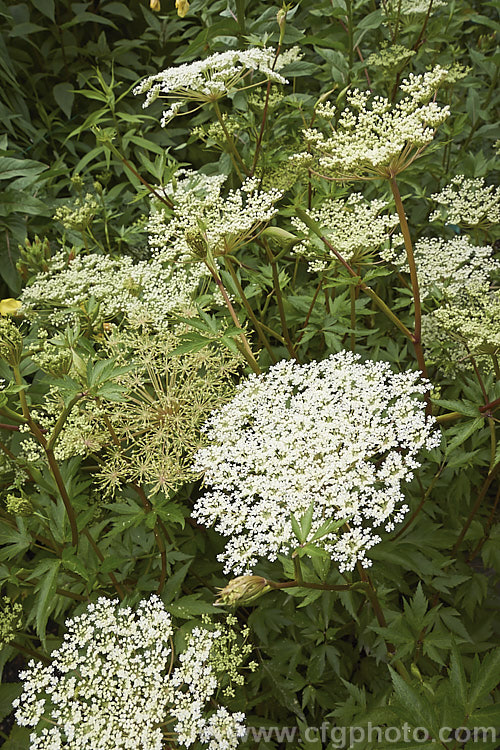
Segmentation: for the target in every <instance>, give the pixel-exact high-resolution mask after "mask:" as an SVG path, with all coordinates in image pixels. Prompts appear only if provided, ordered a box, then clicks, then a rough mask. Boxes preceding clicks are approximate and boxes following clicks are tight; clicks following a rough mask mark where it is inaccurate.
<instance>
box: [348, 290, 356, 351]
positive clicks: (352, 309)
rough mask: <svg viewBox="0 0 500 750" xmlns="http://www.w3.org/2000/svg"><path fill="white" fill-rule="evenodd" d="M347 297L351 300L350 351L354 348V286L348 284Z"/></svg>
mask: <svg viewBox="0 0 500 750" xmlns="http://www.w3.org/2000/svg"><path fill="white" fill-rule="evenodd" d="M349 297H350V301H351V335H350V342H351V352H353V351H354V350H355V349H356V287H355V286H354V285H353V284H350V285H349Z"/></svg>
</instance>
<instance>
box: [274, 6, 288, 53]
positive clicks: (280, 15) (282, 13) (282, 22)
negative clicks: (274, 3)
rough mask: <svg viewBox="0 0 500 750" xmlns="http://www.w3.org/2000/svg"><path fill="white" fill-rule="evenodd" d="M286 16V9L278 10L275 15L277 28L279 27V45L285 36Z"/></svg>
mask: <svg viewBox="0 0 500 750" xmlns="http://www.w3.org/2000/svg"><path fill="white" fill-rule="evenodd" d="M286 14H287V9H286V7H283V8H280V10H279V11H278V12H277V14H276V20H277V22H278V26H279V27H280V41H279V43H280V44H281V42H282V41H283V37H284V36H285V26H286Z"/></svg>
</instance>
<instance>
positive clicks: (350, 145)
mask: <svg viewBox="0 0 500 750" xmlns="http://www.w3.org/2000/svg"><path fill="white" fill-rule="evenodd" d="M458 75H459V74H458V73H457V72H451V71H448V70H447V69H446V68H441V67H440V66H436V67H435V68H434V69H433V70H431V71H428V72H427V73H423V74H422V75H414V74H413V73H410V75H409V76H408V78H406V79H405V80H404V81H402V83H401V85H400V88H401V90H402V91H403V92H404V96H403V98H402V99H401V100H400V101H399V102H397V103H396V104H393V103H392V102H391V101H390V99H387V98H386V97H383V96H372V95H371V94H370V93H369V92H366V91H360V90H359V89H354V90H353V91H350V92H348V93H347V96H346V99H347V105H348V106H347V107H346V108H345V109H344V110H343V111H342V112H341V114H340V116H339V118H338V121H337V122H335V121H332V123H331V132H329V133H328V134H327V135H325V134H324V133H323V132H322V131H320V130H318V129H315V128H310V129H308V130H306V131H304V135H305V140H306V144H307V146H308V147H309V149H310V150H311V151H312V157H311V156H310V155H309V154H305V153H303V154H299V155H296V156H294V157H293V158H294V159H296V158H299V159H301V160H303V161H304V162H305V163H307V160H308V159H309V161H311V165H312V166H313V165H314V163H315V162H314V158H316V159H317V167H316V168H317V169H319V171H320V172H322V173H324V174H325V175H326V176H332V177H334V178H335V179H339V180H357V179H374V178H376V177H392V176H394V175H396V174H399V173H400V172H402V171H403V170H404V169H406V168H407V167H408V166H409V165H410V164H411V163H412V162H413V161H414V160H415V159H416V158H418V157H419V156H420V155H421V154H422V152H423V151H424V149H425V147H426V146H427V145H428V144H429V143H430V142H431V141H432V139H433V138H434V133H435V131H436V128H437V127H438V126H439V125H440V124H441V123H442V122H444V120H445V119H446V118H447V117H448V115H449V112H450V110H449V107H448V106H441V105H440V104H438V103H437V102H436V101H434V95H435V93H436V91H437V90H438V88H439V86H441V85H442V84H443V83H444V82H446V81H449V80H450V78H451V79H453V80H455V79H456V77H457V76H458ZM317 112H318V114H319V115H321V116H323V117H326V118H328V119H332V118H334V116H335V113H336V110H335V108H334V107H332V106H331V105H330V104H321V105H319V106H318V107H317Z"/></svg>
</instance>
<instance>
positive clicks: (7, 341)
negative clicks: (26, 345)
mask: <svg viewBox="0 0 500 750" xmlns="http://www.w3.org/2000/svg"><path fill="white" fill-rule="evenodd" d="M22 351H23V337H22V335H21V332H20V330H19V329H18V327H17V326H16V324H15V323H13V322H12V321H11V320H10V319H9V318H0V357H1V358H2V359H4V360H5V361H6V362H7V364H9V365H10V366H11V367H17V365H19V363H20V361H21V354H22Z"/></svg>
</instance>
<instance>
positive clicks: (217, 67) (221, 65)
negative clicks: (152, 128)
mask: <svg viewBox="0 0 500 750" xmlns="http://www.w3.org/2000/svg"><path fill="white" fill-rule="evenodd" d="M275 56H276V51H275V50H274V49H273V48H272V47H264V48H262V49H261V48H259V47H251V48H250V49H246V50H238V49H234V50H228V51H227V52H216V53H215V54H213V55H210V57H207V58H206V59H205V60H196V61H195V62H192V63H185V64H183V65H178V66H177V67H175V68H167V69H166V70H163V71H162V72H161V73H157V74H156V75H154V76H150V77H149V78H146V79H145V80H144V81H142V82H141V83H140V84H139V85H138V86H136V88H135V89H134V94H144V93H145V94H146V100H145V102H144V104H143V106H144V107H148V106H149V105H150V104H152V102H154V101H155V99H157V98H158V97H159V96H161V97H162V98H165V99H167V100H169V101H170V107H169V109H167V110H166V111H165V112H163V117H162V120H161V125H162V127H165V125H166V124H167V123H168V122H169V121H170V120H171V119H172V118H173V117H175V116H176V115H177V114H178V113H179V111H180V110H181V108H182V106H183V105H184V104H185V103H186V102H194V103H196V104H197V105H198V106H202V105H203V104H205V103H207V102H216V101H218V100H219V99H222V98H223V97H225V96H226V95H227V94H228V92H230V91H233V90H235V89H236V88H238V85H239V84H240V82H241V81H242V80H243V79H245V78H247V77H248V76H249V75H250V74H254V75H255V74H260V77H261V81H262V82H264V81H275V82H277V83H288V81H287V80H286V78H284V77H283V76H282V75H281V74H280V73H279V72H278V71H279V70H281V68H282V67H284V66H285V65H287V64H288V63H290V62H292V61H293V60H294V59H297V57H298V56H299V52H298V50H297V49H293V50H290V51H289V52H288V53H286V54H285V55H281V56H279V57H278V59H277V60H276V63H275ZM252 83H255V80H254V78H253V75H252Z"/></svg>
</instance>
